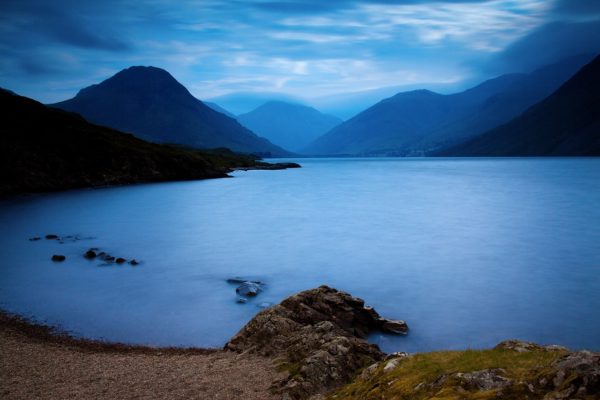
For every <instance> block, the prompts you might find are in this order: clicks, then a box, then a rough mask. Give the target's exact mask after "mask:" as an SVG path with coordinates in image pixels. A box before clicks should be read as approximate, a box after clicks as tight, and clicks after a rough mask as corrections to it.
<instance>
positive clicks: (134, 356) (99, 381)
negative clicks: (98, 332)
mask: <svg viewBox="0 0 600 400" xmlns="http://www.w3.org/2000/svg"><path fill="white" fill-rule="evenodd" d="M281 377H282V375H281V374H279V373H277V372H276V371H275V368H274V366H273V364H272V361H270V360H268V359H265V358H262V357H256V356H250V355H243V356H240V355H237V354H235V353H232V352H225V351H221V350H204V349H153V348H147V347H140V346H127V345H120V344H107V343H102V342H96V341H88V340H78V339H73V338H70V337H68V336H66V335H61V334H57V333H55V332H53V331H52V330H51V329H49V328H47V327H44V326H40V325H34V324H29V323H27V322H26V321H23V320H21V319H19V318H16V317H14V316H9V315H6V314H0V398H2V399H7V400H8V399H28V400H29V399H167V398H168V399H184V398H185V399H276V398H280V396H273V395H271V394H270V393H269V387H270V385H271V383H272V382H273V381H275V380H276V379H278V378H281Z"/></svg>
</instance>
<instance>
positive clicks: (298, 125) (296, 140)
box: [238, 101, 342, 152]
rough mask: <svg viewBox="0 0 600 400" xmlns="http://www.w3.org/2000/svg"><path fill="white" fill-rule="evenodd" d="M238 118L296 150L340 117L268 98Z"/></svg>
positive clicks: (259, 133)
mask: <svg viewBox="0 0 600 400" xmlns="http://www.w3.org/2000/svg"><path fill="white" fill-rule="evenodd" d="M238 121H240V123H241V124H242V125H244V126H245V127H247V128H248V129H250V130H252V131H253V132H256V133H257V134H258V135H260V136H262V137H265V138H267V139H269V140H270V141H271V142H272V143H275V144H277V145H279V146H282V147H283V148H286V149H289V150H291V151H295V152H299V151H301V150H302V149H303V148H304V147H306V146H307V145H308V144H309V143H310V142H312V141H313V140H315V139H316V138H317V137H319V136H321V135H322V134H324V133H325V132H327V131H329V130H330V129H331V128H333V127H334V126H336V125H339V124H340V123H341V122H342V120H341V119H339V118H337V117H334V116H333V115H327V114H323V113H321V112H319V111H318V110H316V109H314V108H312V107H307V106H303V105H301V104H293V103H287V102H283V101H269V102H267V103H265V104H263V105H261V106H260V107H258V108H256V109H254V110H253V111H251V112H249V113H246V114H241V115H239V116H238Z"/></svg>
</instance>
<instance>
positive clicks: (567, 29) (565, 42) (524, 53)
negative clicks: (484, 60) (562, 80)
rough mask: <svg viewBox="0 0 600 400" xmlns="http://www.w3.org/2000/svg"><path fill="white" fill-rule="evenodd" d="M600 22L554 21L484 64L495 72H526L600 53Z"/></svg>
mask: <svg viewBox="0 0 600 400" xmlns="http://www.w3.org/2000/svg"><path fill="white" fill-rule="evenodd" d="M599 34H600V21H591V22H579V23H577V22H575V23H569V22H553V23H549V24H546V25H544V26H542V27H541V28H538V29H536V30H535V31H533V32H532V33H530V34H529V35H527V36H525V37H523V38H522V39H520V40H518V41H517V42H515V43H513V44H512V45H511V46H509V47H508V48H507V49H506V50H504V51H503V52H502V53H501V54H500V55H499V56H498V57H496V58H494V59H493V60H492V61H491V62H490V63H488V64H487V69H489V70H492V71H493V72H496V73H506V72H510V71H512V72H527V71H532V70H534V69H536V68H538V67H541V66H543V65H547V64H551V63H554V62H556V61H558V60H562V59H565V58H568V57H572V56H577V55H581V54H598V53H600V41H599V40H598V37H599Z"/></svg>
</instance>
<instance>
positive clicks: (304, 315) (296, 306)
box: [225, 286, 389, 399]
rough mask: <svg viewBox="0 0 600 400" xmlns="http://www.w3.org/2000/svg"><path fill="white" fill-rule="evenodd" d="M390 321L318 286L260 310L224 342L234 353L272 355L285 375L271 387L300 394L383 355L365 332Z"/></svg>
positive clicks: (343, 378)
mask: <svg viewBox="0 0 600 400" xmlns="http://www.w3.org/2000/svg"><path fill="white" fill-rule="evenodd" d="M386 321H389V320H386V319H383V318H381V317H380V316H379V314H377V312H376V311H375V310H373V309H372V308H370V307H365V306H364V301H363V300H361V299H359V298H356V297H353V296H351V295H350V294H348V293H345V292H340V291H338V290H336V289H333V288H330V287H327V286H321V287H319V288H317V289H312V290H307V291H304V292H301V293H298V294H296V295H294V296H291V297H288V298H287V299H285V300H283V301H282V302H281V303H280V304H278V305H275V306H273V307H270V308H267V309H265V310H263V311H261V312H259V313H258V314H257V315H256V316H255V317H254V318H253V319H252V320H251V321H250V322H249V323H248V324H247V325H246V326H244V327H243V328H242V329H241V330H240V331H239V332H238V333H237V334H236V335H235V336H234V337H233V338H232V339H231V340H230V341H229V342H228V343H227V344H226V345H225V348H226V349H228V350H231V351H236V352H240V353H241V352H252V353H258V354H261V355H264V356H272V357H276V358H277V359H278V360H279V362H280V364H281V366H282V368H287V369H288V371H289V372H290V373H289V375H288V377H287V378H285V379H283V380H282V381H280V382H277V383H276V384H275V390H276V391H278V392H281V393H286V394H287V396H289V397H290V398H294V399H298V398H304V397H307V396H309V395H313V394H317V393H323V392H324V391H326V390H329V389H331V388H334V387H336V386H339V385H341V384H343V383H346V382H348V381H349V380H350V379H351V378H352V377H353V375H354V374H355V372H356V371H357V370H358V369H360V368H363V367H366V366H368V365H371V364H373V363H375V362H377V361H380V360H383V358H384V356H385V354H384V353H383V352H381V350H379V347H377V346H376V345H373V344H369V343H368V342H367V341H366V340H365V337H366V335H367V334H368V333H369V332H371V331H373V330H376V329H380V328H381V327H382V326H383V324H384V323H385V322H386Z"/></svg>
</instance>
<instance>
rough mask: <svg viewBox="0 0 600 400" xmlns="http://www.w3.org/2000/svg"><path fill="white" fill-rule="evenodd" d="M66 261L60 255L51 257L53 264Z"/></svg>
mask: <svg viewBox="0 0 600 400" xmlns="http://www.w3.org/2000/svg"><path fill="white" fill-rule="evenodd" d="M66 259H67V257H65V256H63V255H61V254H55V255H53V256H52V261H55V262H62V261H65V260H66Z"/></svg>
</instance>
